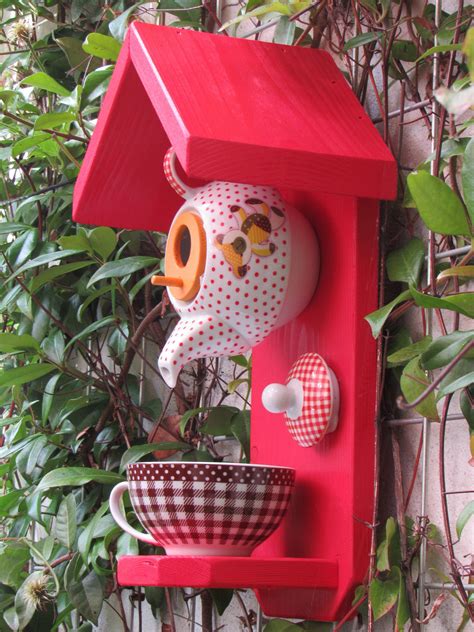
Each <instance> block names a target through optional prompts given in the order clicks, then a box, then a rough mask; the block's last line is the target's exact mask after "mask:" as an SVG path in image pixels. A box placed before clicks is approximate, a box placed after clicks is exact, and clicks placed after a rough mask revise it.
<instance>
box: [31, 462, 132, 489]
mask: <svg viewBox="0 0 474 632" xmlns="http://www.w3.org/2000/svg"><path fill="white" fill-rule="evenodd" d="M123 480H124V478H123V476H121V475H120V474H117V473H116V472H108V471H105V470H98V469H95V468H92V467H61V468H59V469H57V470H52V471H51V472H48V473H47V474H46V475H45V476H44V477H43V478H42V479H41V481H40V484H39V485H38V489H51V488H53V487H65V486H68V487H69V486H71V487H73V486H80V485H86V484H87V483H90V482H91V481H94V482H96V483H101V484H102V485H114V484H115V483H120V482H122V481H123Z"/></svg>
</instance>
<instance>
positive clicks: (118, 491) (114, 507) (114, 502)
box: [109, 481, 160, 546]
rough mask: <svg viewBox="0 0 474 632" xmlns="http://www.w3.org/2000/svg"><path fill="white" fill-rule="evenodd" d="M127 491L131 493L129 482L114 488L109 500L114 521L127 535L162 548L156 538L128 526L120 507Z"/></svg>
mask: <svg viewBox="0 0 474 632" xmlns="http://www.w3.org/2000/svg"><path fill="white" fill-rule="evenodd" d="M127 491H129V489H128V481H124V482H123V483H119V484H118V485H115V487H114V488H113V490H112V492H111V494H110V499H109V505H110V513H111V514H112V516H113V519H114V520H115V522H116V523H117V524H118V526H119V527H120V528H121V529H123V530H124V531H125V532H126V533H129V534H130V535H132V536H133V537H134V538H137V540H141V541H142V542H146V543H147V544H153V545H155V546H160V545H159V544H158V542H157V541H156V540H155V538H153V537H152V536H151V535H149V534H148V533H141V532H140V531H137V530H136V529H134V528H133V527H132V526H130V525H129V524H128V522H127V519H126V517H125V515H124V514H123V512H122V507H121V505H120V500H121V498H122V496H123V495H124V493H125V492H127Z"/></svg>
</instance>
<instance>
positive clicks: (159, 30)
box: [74, 22, 397, 230]
mask: <svg viewBox="0 0 474 632" xmlns="http://www.w3.org/2000/svg"><path fill="white" fill-rule="evenodd" d="M171 144H173V145H174V146H175V147H176V150H177V155H178V157H179V160H180V161H181V163H182V165H183V167H184V169H185V171H186V173H187V174H188V176H190V177H194V178H198V179H201V180H207V181H209V180H223V181H231V182H242V183H250V184H266V185H273V186H276V187H277V188H288V189H296V190H300V191H319V192H326V193H337V194H342V195H349V196H350V195H352V196H358V197H370V198H377V199H385V198H387V199H389V198H393V197H394V196H395V194H396V185H397V181H396V164H395V161H394V159H393V157H392V155H391V154H390V152H389V150H388V149H387V147H386V146H385V144H384V143H383V141H382V139H381V137H380V135H379V133H378V131H377V130H376V128H375V127H374V126H373V124H372V123H371V121H370V120H369V118H368V117H367V115H366V113H365V112H364V110H363V108H362V107H361V105H360V104H359V103H358V101H357V99H356V98H355V96H354V95H353V93H352V92H351V90H350V88H349V86H348V84H347V83H346V81H345V79H344V77H343V75H342V73H341V72H340V71H339V70H338V68H337V67H336V65H335V63H334V62H333V60H332V59H331V57H330V55H329V54H328V53H326V52H325V51H321V50H313V49H304V48H300V47H291V46H283V45H279V44H268V43H265V42H255V41H248V40H243V39H238V38H230V37H222V36H220V35H212V34H208V33H197V32H193V31H189V30H182V29H175V28H170V27H160V26H155V25H150V24H143V23H138V22H135V23H134V24H133V25H132V26H131V27H130V30H129V34H128V36H127V39H126V41H125V43H124V45H123V48H122V51H121V53H120V57H119V61H118V63H117V67H116V69H115V71H114V76H113V78H112V82H111V85H110V87H109V90H108V93H107V95H106V98H105V100H104V104H103V107H102V110H101V113H100V116H99V121H98V124H97V127H96V130H95V132H94V134H93V137H92V141H91V143H90V146H89V148H88V151H87V153H86V157H85V160H84V164H83V167H82V169H81V172H80V175H79V179H78V182H77V184H76V187H75V192H74V218H75V220H76V221H78V222H82V223H90V224H99V225H111V226H117V227H124V228H141V229H156V230H165V229H166V227H167V226H169V223H170V220H171V218H172V217H173V215H174V213H175V212H176V210H177V209H178V208H179V206H180V200H179V198H178V197H177V195H176V194H175V193H174V192H173V191H172V190H171V189H170V187H169V186H168V184H167V183H166V181H165V179H164V177H163V174H162V161H163V156H164V153H165V151H166V149H167V148H168V147H169V146H170V145H171Z"/></svg>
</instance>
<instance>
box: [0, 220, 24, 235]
mask: <svg viewBox="0 0 474 632" xmlns="http://www.w3.org/2000/svg"><path fill="white" fill-rule="evenodd" d="M26 230H31V226H27V225H26V224H17V223H15V222H4V221H2V222H0V235H9V234H10V233H23V232H24V231H26Z"/></svg>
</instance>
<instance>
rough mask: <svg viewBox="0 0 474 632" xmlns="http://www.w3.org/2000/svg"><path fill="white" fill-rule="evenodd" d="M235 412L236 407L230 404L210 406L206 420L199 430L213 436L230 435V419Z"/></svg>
mask: <svg viewBox="0 0 474 632" xmlns="http://www.w3.org/2000/svg"><path fill="white" fill-rule="evenodd" d="M237 412H238V410H237V408H234V407H232V406H217V407H215V408H211V410H210V412H209V414H208V416H207V419H206V422H205V423H204V424H203V425H202V426H201V428H200V430H201V432H202V433H203V434H208V435H211V436H213V437H219V436H226V437H231V436H232V435H233V430H232V419H233V417H234V415H235V414H236V413H237Z"/></svg>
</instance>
